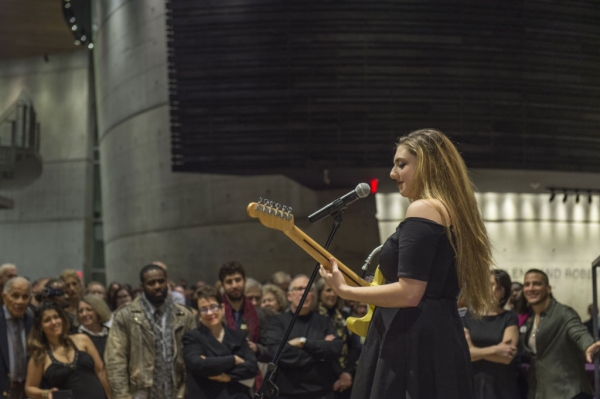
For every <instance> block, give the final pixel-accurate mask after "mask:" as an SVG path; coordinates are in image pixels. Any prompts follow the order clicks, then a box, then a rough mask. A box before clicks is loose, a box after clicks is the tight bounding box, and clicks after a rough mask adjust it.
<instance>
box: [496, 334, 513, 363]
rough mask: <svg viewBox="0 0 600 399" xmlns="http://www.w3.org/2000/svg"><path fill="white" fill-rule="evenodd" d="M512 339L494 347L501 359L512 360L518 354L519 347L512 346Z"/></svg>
mask: <svg viewBox="0 0 600 399" xmlns="http://www.w3.org/2000/svg"><path fill="white" fill-rule="evenodd" d="M511 341H512V340H511V339H508V340H506V341H504V342H501V343H499V344H498V345H496V346H495V347H494V352H495V353H496V355H498V356H500V357H504V358H507V359H512V358H514V357H515V355H516V354H517V347H516V346H515V345H512V344H511Z"/></svg>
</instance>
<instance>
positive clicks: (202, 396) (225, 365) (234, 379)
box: [183, 325, 258, 399]
mask: <svg viewBox="0 0 600 399" xmlns="http://www.w3.org/2000/svg"><path fill="white" fill-rule="evenodd" d="M223 328H224V329H225V336H224V337H223V342H219V341H217V339H216V338H215V337H214V336H213V335H212V333H211V332H210V330H209V329H208V328H207V327H206V326H204V325H200V327H198V328H197V329H195V330H192V331H189V332H188V333H186V334H185V335H184V336H183V360H184V361H185V368H186V372H187V388H188V398H194V399H246V398H250V389H249V388H248V387H247V386H245V385H243V384H240V383H239V381H240V380H245V379H249V378H254V377H255V376H256V374H257V373H258V365H257V363H256V356H255V355H254V352H252V350H251V349H250V347H249V346H248V343H247V342H246V335H245V334H244V333H243V332H242V331H235V330H232V329H230V328H229V327H227V326H223ZM233 355H237V356H239V357H241V358H242V359H244V360H245V362H244V363H242V364H239V365H237V366H236V365H235V359H234V357H233ZM202 356H204V357H205V359H203V358H202ZM221 373H225V374H228V375H229V376H230V377H231V381H230V382H227V383H224V382H218V381H213V380H211V379H209V378H208V377H212V376H216V375H219V374H221Z"/></svg>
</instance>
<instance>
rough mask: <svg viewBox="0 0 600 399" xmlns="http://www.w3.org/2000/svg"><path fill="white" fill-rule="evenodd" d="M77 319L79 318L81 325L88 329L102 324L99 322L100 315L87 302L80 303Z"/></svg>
mask: <svg viewBox="0 0 600 399" xmlns="http://www.w3.org/2000/svg"><path fill="white" fill-rule="evenodd" d="M77 317H78V318H79V322H80V323H81V325H82V326H84V327H86V328H89V327H91V326H94V325H97V324H100V322H99V321H98V313H96V311H95V310H94V308H92V306H91V305H90V304H89V303H87V302H83V301H80V302H79V309H78V310H77Z"/></svg>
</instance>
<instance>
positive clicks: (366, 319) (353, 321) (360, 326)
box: [346, 266, 385, 337]
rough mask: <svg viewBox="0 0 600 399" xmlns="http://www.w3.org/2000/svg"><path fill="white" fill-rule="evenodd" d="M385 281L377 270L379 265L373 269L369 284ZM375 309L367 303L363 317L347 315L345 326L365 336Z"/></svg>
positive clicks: (379, 283) (378, 283)
mask: <svg viewBox="0 0 600 399" xmlns="http://www.w3.org/2000/svg"><path fill="white" fill-rule="evenodd" d="M384 282H385V278H384V277H383V274H382V273H381V271H380V270H379V266H378V267H377V270H375V276H374V277H373V282H372V283H371V285H381V284H383V283H384ZM374 311H375V305H369V311H368V312H367V314H366V315H364V316H363V317H360V318H358V317H348V318H347V319H346V326H347V327H348V329H349V330H350V331H352V332H353V333H355V334H358V335H360V336H361V337H366V336H367V331H369V325H370V324H371V318H372V317H373V312H374Z"/></svg>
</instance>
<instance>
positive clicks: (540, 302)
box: [522, 269, 600, 399]
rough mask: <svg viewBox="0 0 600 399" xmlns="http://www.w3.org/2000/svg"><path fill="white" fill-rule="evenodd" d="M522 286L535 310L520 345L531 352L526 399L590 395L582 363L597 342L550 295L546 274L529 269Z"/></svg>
mask: <svg viewBox="0 0 600 399" xmlns="http://www.w3.org/2000/svg"><path fill="white" fill-rule="evenodd" d="M523 286H524V288H523V292H524V294H525V298H526V299H527V302H528V303H529V304H530V305H531V308H532V309H533V311H534V312H535V315H533V316H532V317H530V318H529V319H528V320H527V322H526V323H525V325H524V327H525V333H524V334H522V339H523V342H522V343H523V346H524V348H525V349H526V350H527V351H528V352H529V353H531V369H530V370H529V394H528V399H567V398H578V399H579V398H588V397H589V398H591V394H592V387H591V385H590V382H589V379H588V377H587V375H586V372H585V363H584V362H585V360H587V361H588V362H590V363H591V361H592V357H593V356H594V355H595V354H596V353H597V352H598V351H599V350H600V341H599V342H594V338H593V337H592V336H591V335H590V333H589V332H588V330H587V328H586V327H585V325H583V323H582V322H581V319H580V318H579V316H578V315H577V313H575V311H574V310H573V309H571V308H570V307H568V306H565V305H562V304H560V303H558V302H556V300H555V299H554V298H553V297H552V295H551V293H552V287H551V286H550V284H549V281H548V275H547V274H546V273H544V272H543V271H541V270H538V269H531V270H529V271H528V272H527V273H525V281H524V284H523ZM584 355H585V356H584Z"/></svg>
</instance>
